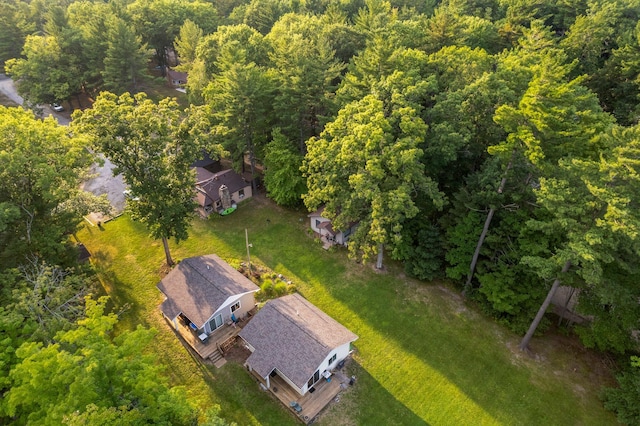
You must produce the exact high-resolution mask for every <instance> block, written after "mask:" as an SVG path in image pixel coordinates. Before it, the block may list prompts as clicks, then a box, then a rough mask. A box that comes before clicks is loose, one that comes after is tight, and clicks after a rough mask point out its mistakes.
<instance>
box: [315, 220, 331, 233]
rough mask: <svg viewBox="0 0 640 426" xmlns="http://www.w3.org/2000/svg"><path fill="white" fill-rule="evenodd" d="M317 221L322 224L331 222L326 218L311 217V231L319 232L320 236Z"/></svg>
mask: <svg viewBox="0 0 640 426" xmlns="http://www.w3.org/2000/svg"><path fill="white" fill-rule="evenodd" d="M316 220H317V221H319V222H320V223H324V222H329V219H325V218H324V217H321V216H312V217H311V229H313V231H314V232H317V233H318V234H319V233H320V229H319V228H318V227H317V226H316Z"/></svg>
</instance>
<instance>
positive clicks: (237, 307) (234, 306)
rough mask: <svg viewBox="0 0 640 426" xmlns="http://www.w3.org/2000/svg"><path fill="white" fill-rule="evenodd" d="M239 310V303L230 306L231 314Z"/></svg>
mask: <svg viewBox="0 0 640 426" xmlns="http://www.w3.org/2000/svg"><path fill="white" fill-rule="evenodd" d="M238 309H240V302H236V303H234V304H233V305H232V306H231V312H235V311H237V310H238Z"/></svg>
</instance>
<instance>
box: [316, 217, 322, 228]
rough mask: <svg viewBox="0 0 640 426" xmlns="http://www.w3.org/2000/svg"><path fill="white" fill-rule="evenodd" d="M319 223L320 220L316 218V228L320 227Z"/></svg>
mask: <svg viewBox="0 0 640 426" xmlns="http://www.w3.org/2000/svg"><path fill="white" fill-rule="evenodd" d="M321 223H322V222H320V219H316V228H320V224H321Z"/></svg>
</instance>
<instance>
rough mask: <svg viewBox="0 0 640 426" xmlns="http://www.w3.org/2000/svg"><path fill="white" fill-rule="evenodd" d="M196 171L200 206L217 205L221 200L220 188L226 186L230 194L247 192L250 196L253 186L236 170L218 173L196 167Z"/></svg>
mask: <svg viewBox="0 0 640 426" xmlns="http://www.w3.org/2000/svg"><path fill="white" fill-rule="evenodd" d="M195 170H196V175H197V177H196V190H197V200H198V204H199V205H200V206H202V207H204V206H207V205H211V204H215V203H216V202H217V201H219V200H220V187H221V186H222V185H225V186H226V187H227V188H228V190H229V193H230V194H234V193H237V192H239V191H241V190H245V193H247V194H248V196H250V195H251V194H249V191H250V189H251V185H250V184H249V183H248V182H247V181H245V180H244V179H243V178H242V176H240V175H239V174H238V173H236V172H235V171H234V170H231V169H229V170H223V171H221V172H217V173H211V172H210V171H208V170H206V169H204V168H202V167H195Z"/></svg>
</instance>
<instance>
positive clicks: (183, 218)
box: [72, 92, 223, 265]
mask: <svg viewBox="0 0 640 426" xmlns="http://www.w3.org/2000/svg"><path fill="white" fill-rule="evenodd" d="M72 128H73V129H74V130H75V131H77V132H79V133H80V134H85V135H87V136H88V137H90V138H91V141H92V144H93V146H94V147H95V148H96V149H98V150H99V151H100V152H102V153H104V155H106V156H107V157H108V158H109V159H110V160H111V161H112V162H113V164H115V165H116V168H115V169H114V173H115V174H119V173H122V175H123V177H124V180H125V182H126V183H127V185H129V188H130V190H131V192H132V195H133V199H134V200H133V201H132V202H130V203H129V205H128V208H129V209H130V211H131V214H132V216H133V217H134V218H135V219H138V220H140V221H142V222H143V223H145V224H146V226H147V228H148V229H149V232H150V234H151V236H152V237H153V238H157V239H162V241H163V243H164V247H165V253H166V257H167V264H169V265H172V264H173V260H172V258H171V255H170V253H169V246H168V243H167V240H168V239H169V238H175V239H176V240H177V241H180V240H184V239H186V238H187V236H188V232H187V230H188V227H189V222H190V219H191V218H192V217H193V215H194V212H195V202H194V200H193V186H194V182H195V174H194V173H195V172H194V171H193V170H192V169H191V165H192V164H193V163H194V162H195V161H196V160H197V159H198V158H199V156H201V155H202V150H203V149H206V150H207V152H209V153H210V155H213V156H214V157H217V156H218V155H219V154H221V153H222V152H223V151H222V148H221V147H220V146H219V145H217V144H214V143H212V142H211V141H212V135H211V132H210V131H209V129H208V127H207V121H206V119H205V118H204V117H203V114H202V111H201V110H199V109H197V108H192V109H190V110H187V111H184V112H183V111H180V110H179V108H178V104H177V103H176V102H175V100H173V99H164V100H161V101H160V102H159V103H155V102H153V101H151V100H150V99H148V98H147V97H146V95H144V94H143V93H139V94H137V95H135V96H131V95H130V94H128V93H125V94H123V95H121V96H119V97H118V96H116V95H114V94H112V93H109V92H103V93H102V94H101V95H100V96H99V97H98V99H96V102H95V103H94V105H93V108H91V109H88V110H85V111H82V112H77V113H75V115H74V120H73V123H72Z"/></svg>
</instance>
